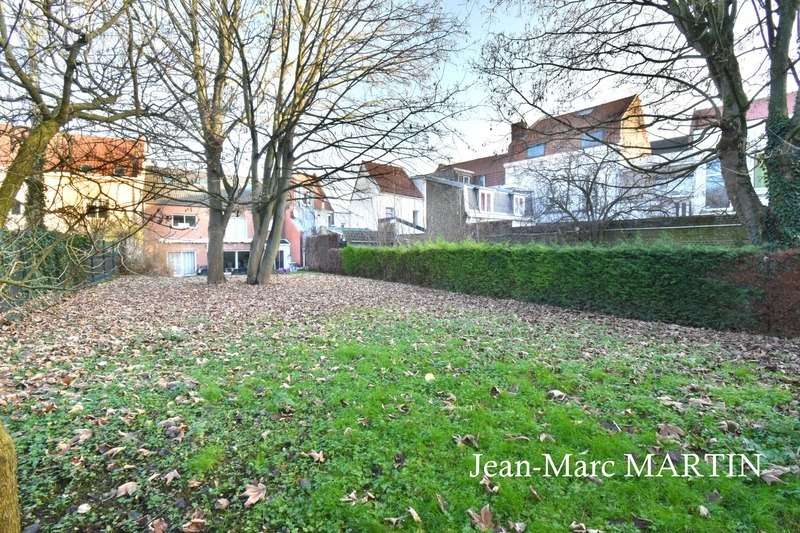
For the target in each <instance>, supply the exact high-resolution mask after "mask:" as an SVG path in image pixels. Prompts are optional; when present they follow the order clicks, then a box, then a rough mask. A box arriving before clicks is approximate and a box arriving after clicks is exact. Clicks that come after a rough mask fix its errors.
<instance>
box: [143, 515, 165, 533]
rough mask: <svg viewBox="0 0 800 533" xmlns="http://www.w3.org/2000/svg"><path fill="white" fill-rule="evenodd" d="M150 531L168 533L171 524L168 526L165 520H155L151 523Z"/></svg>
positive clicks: (152, 532)
mask: <svg viewBox="0 0 800 533" xmlns="http://www.w3.org/2000/svg"><path fill="white" fill-rule="evenodd" d="M148 529H149V530H150V531H151V533H167V529H169V524H167V521H166V520H164V519H163V518H156V519H155V520H153V521H152V522H150V525H149V526H148Z"/></svg>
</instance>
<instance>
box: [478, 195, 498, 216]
mask: <svg viewBox="0 0 800 533" xmlns="http://www.w3.org/2000/svg"><path fill="white" fill-rule="evenodd" d="M484 198H486V201H484ZM487 207H488V209H486V208H487ZM478 210H480V211H481V212H484V213H492V212H493V211H494V192H492V191H478Z"/></svg>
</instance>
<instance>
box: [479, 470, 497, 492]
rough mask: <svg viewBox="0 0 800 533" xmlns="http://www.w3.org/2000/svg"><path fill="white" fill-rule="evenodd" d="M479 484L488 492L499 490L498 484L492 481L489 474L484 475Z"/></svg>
mask: <svg viewBox="0 0 800 533" xmlns="http://www.w3.org/2000/svg"><path fill="white" fill-rule="evenodd" d="M480 485H481V486H483V488H485V489H486V492H488V493H489V494H497V493H498V492H500V485H497V484H496V483H495V482H494V481H492V478H490V477H489V476H486V475H484V476H483V479H481V481H480Z"/></svg>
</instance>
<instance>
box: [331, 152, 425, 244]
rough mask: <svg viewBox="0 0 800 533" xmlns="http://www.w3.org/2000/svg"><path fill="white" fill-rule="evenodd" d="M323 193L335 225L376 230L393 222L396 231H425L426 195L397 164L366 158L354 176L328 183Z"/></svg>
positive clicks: (336, 226)
mask: <svg viewBox="0 0 800 533" xmlns="http://www.w3.org/2000/svg"><path fill="white" fill-rule="evenodd" d="M326 195H327V197H328V199H329V201H330V203H331V205H332V207H333V222H334V224H332V227H334V228H347V229H364V230H373V231H376V230H378V229H379V227H380V226H381V225H383V224H393V225H394V228H395V232H396V233H397V234H409V233H422V232H423V231H424V224H425V222H424V221H425V199H424V197H423V194H422V192H421V191H420V190H419V188H417V186H416V185H414V183H413V182H412V181H411V179H410V178H409V177H408V174H407V173H406V171H405V170H403V169H402V168H400V167H397V166H394V165H387V164H384V163H377V162H374V161H365V162H363V163H361V167H360V169H359V174H358V177H357V178H355V179H353V180H346V181H340V182H335V183H333V184H331V185H329V186H327V188H326Z"/></svg>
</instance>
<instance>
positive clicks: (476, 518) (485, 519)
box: [467, 504, 494, 531]
mask: <svg viewBox="0 0 800 533" xmlns="http://www.w3.org/2000/svg"><path fill="white" fill-rule="evenodd" d="M467 514H468V515H469V517H470V518H471V519H472V523H473V524H475V525H476V526H477V527H478V529H480V530H481V531H490V530H492V529H494V522H493V521H492V518H493V516H492V510H491V509H489V504H486V505H484V506H483V507H482V508H481V512H480V513H476V512H475V511H473V510H472V509H467Z"/></svg>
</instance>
